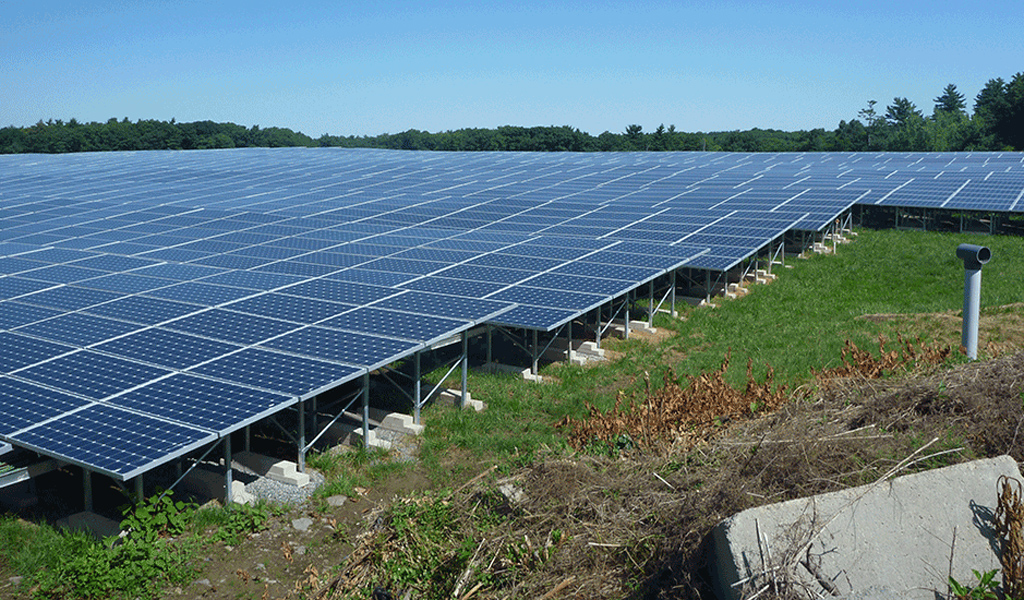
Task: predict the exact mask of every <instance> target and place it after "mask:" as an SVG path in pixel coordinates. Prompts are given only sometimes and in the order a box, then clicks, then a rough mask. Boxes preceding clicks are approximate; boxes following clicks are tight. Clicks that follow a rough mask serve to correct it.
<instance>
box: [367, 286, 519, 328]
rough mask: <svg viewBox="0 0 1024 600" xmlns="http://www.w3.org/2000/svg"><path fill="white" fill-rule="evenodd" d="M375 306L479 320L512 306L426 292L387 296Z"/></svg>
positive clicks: (505, 303)
mask: <svg viewBox="0 0 1024 600" xmlns="http://www.w3.org/2000/svg"><path fill="white" fill-rule="evenodd" d="M374 306H375V307H377V308H389V309H392V310H397V311H400V312H411V313H417V314H421V315H429V316H436V317H448V318H452V319H467V320H473V321H479V320H480V319H484V318H486V317H488V316H490V315H493V314H497V313H500V312H503V311H505V310H508V309H509V308H511V307H512V305H511V304H508V303H507V302H495V301H492V300H477V299H474V298H464V297H459V296H444V295H442V294H429V293H426V292H413V291H410V292H406V293H404V294H402V295H401V296H395V297H392V298H388V299H386V300H383V301H381V302H378V303H376V304H374Z"/></svg>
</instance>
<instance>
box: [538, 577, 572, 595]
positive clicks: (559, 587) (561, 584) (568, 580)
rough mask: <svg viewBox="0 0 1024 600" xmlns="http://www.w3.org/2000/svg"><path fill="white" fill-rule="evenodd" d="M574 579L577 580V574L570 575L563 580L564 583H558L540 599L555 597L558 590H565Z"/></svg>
mask: <svg viewBox="0 0 1024 600" xmlns="http://www.w3.org/2000/svg"><path fill="white" fill-rule="evenodd" d="M573 581H576V576H575V575H570V576H569V577H568V578H566V579H565V580H564V581H562V583H560V584H558V585H556V586H555V588H554V589H553V590H551V591H550V592H548V593H546V594H544V595H543V596H541V597H540V600H549V598H554V597H555V594H557V593H558V592H560V591H562V590H564V589H565V588H567V587H569V584H570V583H572V582H573Z"/></svg>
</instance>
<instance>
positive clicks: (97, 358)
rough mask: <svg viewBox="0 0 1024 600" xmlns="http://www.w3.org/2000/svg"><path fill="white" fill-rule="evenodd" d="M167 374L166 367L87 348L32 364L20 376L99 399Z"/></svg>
mask: <svg viewBox="0 0 1024 600" xmlns="http://www.w3.org/2000/svg"><path fill="white" fill-rule="evenodd" d="M167 373H168V371H166V370H164V369H159V368H156V367H150V366H147V365H143V364H139V363H135V362H131V361H128V360H124V359H120V358H113V357H110V356H104V355H102V354H97V353H95V352H90V351H88V350H84V351H79V352H75V353H74V354H68V355H65V356H61V357H59V358H55V359H53V360H50V361H48V362H45V363H42V364H39V365H35V366H33V367H29V368H27V369H25V370H23V371H20V372H19V373H18V376H19V377H23V378H25V379H28V380H30V381H34V382H36V383H39V384H41V385H46V386H50V387H54V388H57V389H61V390H64V391H67V392H71V393H73V394H78V395H80V396H85V397H87V398H94V399H97V400H99V399H102V398H106V397H107V396H109V395H111V394H116V393H117V392H122V391H124V390H127V389H129V388H132V387H135V386H137V385H139V384H141V383H145V382H146V381H150V380H153V379H156V378H157V377H161V376H163V375H166V374H167Z"/></svg>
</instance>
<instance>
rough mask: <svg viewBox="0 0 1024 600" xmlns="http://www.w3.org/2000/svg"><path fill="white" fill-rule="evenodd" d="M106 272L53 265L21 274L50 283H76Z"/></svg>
mask: <svg viewBox="0 0 1024 600" xmlns="http://www.w3.org/2000/svg"><path fill="white" fill-rule="evenodd" d="M106 274H107V272H106V271H99V270H97V269H86V268H83V267H76V266H74V265H52V266H49V267H43V268H41V269H35V270H34V271H26V272H24V273H22V274H21V275H22V277H25V278H27V279H36V280H39V281H46V282H49V283H74V282H76V281H82V280H83V279H90V278H92V277H99V276H100V275H106Z"/></svg>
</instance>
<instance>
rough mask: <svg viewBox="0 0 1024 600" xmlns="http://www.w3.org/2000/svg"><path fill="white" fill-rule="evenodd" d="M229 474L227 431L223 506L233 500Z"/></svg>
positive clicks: (230, 471)
mask: <svg viewBox="0 0 1024 600" xmlns="http://www.w3.org/2000/svg"><path fill="white" fill-rule="evenodd" d="M302 456H305V455H304V454H303V455H302ZM231 475H232V469H231V434H230V433H229V434H227V435H226V436H224V506H227V505H229V504H231V502H232V501H233V500H234V498H233V497H232V496H233V494H232V493H231V483H232V482H231Z"/></svg>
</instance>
